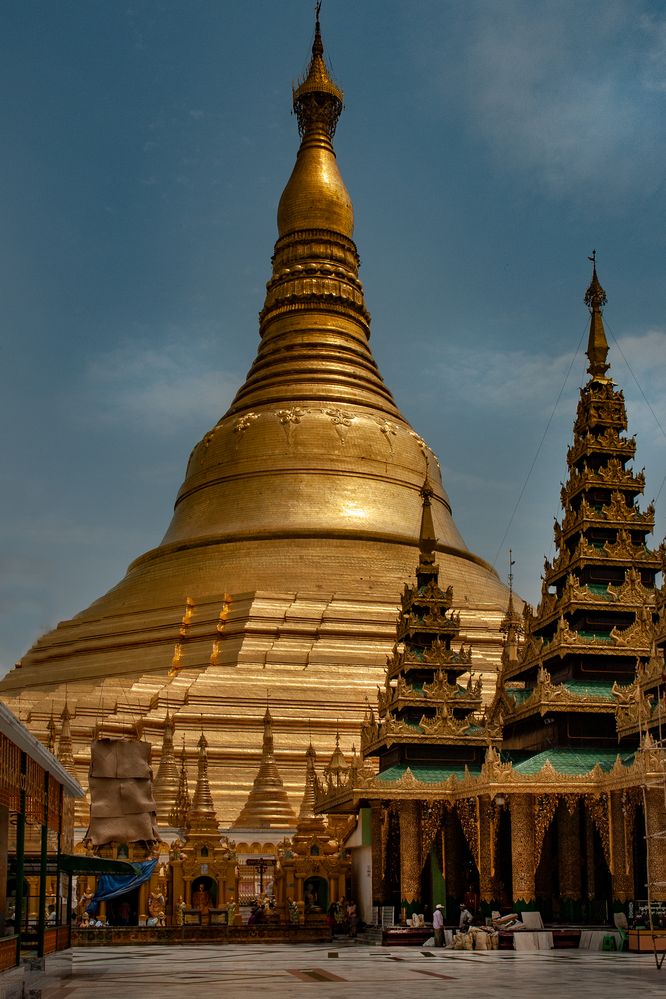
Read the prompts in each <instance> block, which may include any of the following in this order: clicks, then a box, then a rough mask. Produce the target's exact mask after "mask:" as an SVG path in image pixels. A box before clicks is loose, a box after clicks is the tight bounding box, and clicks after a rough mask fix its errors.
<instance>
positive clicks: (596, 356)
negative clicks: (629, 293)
mask: <svg viewBox="0 0 666 999" xmlns="http://www.w3.org/2000/svg"><path fill="white" fill-rule="evenodd" d="M587 259H588V260H589V261H590V262H591V264H592V280H591V281H590V286H589V288H588V289H587V291H586V292H585V304H586V305H587V307H588V309H589V310H590V335H589V337H588V341H587V351H586V354H587V357H588V360H589V362H590V363H589V365H588V368H587V370H588V372H589V374H591V375H592V377H593V378H604V377H605V375H606V372H607V371H608V368H609V367H610V365H609V364H608V363H607V361H606V358H607V356H608V341H607V339H606V331H605V329H604V321H603V319H602V318H601V313H602V311H603V308H604V305H605V304H606V301H607V299H606V292H605V291H604V289H603V288H602V287H601V283H600V281H599V278H598V277H597V251H596V250H592V256H591V257H588V258H587Z"/></svg>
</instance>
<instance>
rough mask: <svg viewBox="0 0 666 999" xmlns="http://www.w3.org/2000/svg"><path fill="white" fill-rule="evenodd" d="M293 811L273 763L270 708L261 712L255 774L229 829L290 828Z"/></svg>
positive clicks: (294, 819)
mask: <svg viewBox="0 0 666 999" xmlns="http://www.w3.org/2000/svg"><path fill="white" fill-rule="evenodd" d="M295 825H296V814H295V812H294V810H293V808H292V807H291V804H290V803H289V798H288V797H287V792H286V791H285V789H284V784H283V783H282V777H281V776H280V772H279V770H278V768H277V764H276V762H275V749H274V745H273V718H272V715H271V712H270V708H269V707H268V706H267V707H266V714H265V715H264V736H263V741H262V748H261V761H260V763H259V770H258V771H257V776H256V777H255V778H254V783H253V785H252V789H251V791H250V793H249V795H248V799H247V801H246V802H245V805H244V807H243V809H242V811H241V813H240V815H239V816H238V818H237V819H236V821H235V822H234V823H233V825H232V829H261V828H264V827H268V828H270V829H291V828H294V827H295Z"/></svg>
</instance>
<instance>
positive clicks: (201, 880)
mask: <svg viewBox="0 0 666 999" xmlns="http://www.w3.org/2000/svg"><path fill="white" fill-rule="evenodd" d="M216 905H217V883H216V882H215V881H214V880H213V878H211V877H208V876H207V875H203V874H202V875H200V876H199V877H198V878H196V879H195V880H194V881H193V882H192V908H193V909H199V911H200V912H208V910H209V909H214V908H215V906H216Z"/></svg>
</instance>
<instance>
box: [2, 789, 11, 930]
mask: <svg viewBox="0 0 666 999" xmlns="http://www.w3.org/2000/svg"><path fill="white" fill-rule="evenodd" d="M8 854H9V809H8V808H7V806H6V805H0V936H2V935H3V934H4V932H5V913H6V912H7V867H8Z"/></svg>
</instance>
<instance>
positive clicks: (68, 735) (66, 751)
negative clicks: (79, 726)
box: [58, 699, 74, 773]
mask: <svg viewBox="0 0 666 999" xmlns="http://www.w3.org/2000/svg"><path fill="white" fill-rule="evenodd" d="M71 717H72V716H71V714H70V711H69V706H68V704H67V700H66V699H65V705H64V707H63V709H62V713H61V715H60V739H59V741H58V759H59V760H60V762H61V763H62V765H63V766H64V767H65V768H66V769H67V770H70V771H71V772H72V773H73V772H74V747H73V744H72V729H71V725H70V721H71Z"/></svg>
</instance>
